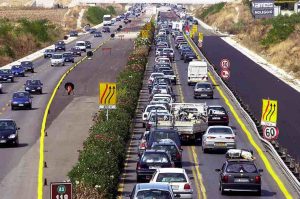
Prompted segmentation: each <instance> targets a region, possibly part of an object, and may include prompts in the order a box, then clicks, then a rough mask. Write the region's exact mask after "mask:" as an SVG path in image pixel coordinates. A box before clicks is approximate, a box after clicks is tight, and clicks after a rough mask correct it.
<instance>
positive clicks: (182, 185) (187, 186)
mask: <svg viewBox="0 0 300 199" xmlns="http://www.w3.org/2000/svg"><path fill="white" fill-rule="evenodd" d="M166 182H167V183H169V184H170V185H171V187H172V190H173V192H174V194H175V195H177V197H178V196H180V197H178V198H188V199H192V198H193V188H192V187H193V185H192V182H191V180H190V178H189V176H188V175H187V173H186V171H185V169H181V168H159V169H157V170H156V172H155V173H154V174H153V177H152V179H151V180H150V183H166Z"/></svg>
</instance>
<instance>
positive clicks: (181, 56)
mask: <svg viewBox="0 0 300 199" xmlns="http://www.w3.org/2000/svg"><path fill="white" fill-rule="evenodd" d="M190 52H193V51H192V50H191V49H190V48H183V49H182V50H181V51H180V59H181V60H183V59H184V55H185V54H186V53H190Z"/></svg>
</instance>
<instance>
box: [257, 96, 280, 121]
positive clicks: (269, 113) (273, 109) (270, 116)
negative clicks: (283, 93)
mask: <svg viewBox="0 0 300 199" xmlns="http://www.w3.org/2000/svg"><path fill="white" fill-rule="evenodd" d="M277 111H278V103H277V100H269V99H263V100H262V112H261V125H263V126H276V123H277Z"/></svg>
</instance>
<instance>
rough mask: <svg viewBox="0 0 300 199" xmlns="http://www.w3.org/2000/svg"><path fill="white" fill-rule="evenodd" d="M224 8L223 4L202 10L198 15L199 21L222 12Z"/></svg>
mask: <svg viewBox="0 0 300 199" xmlns="http://www.w3.org/2000/svg"><path fill="white" fill-rule="evenodd" d="M224 6H225V3H224V2H221V3H217V4H214V5H212V6H209V7H208V8H206V9H204V10H203V12H202V13H201V14H200V15H199V17H200V19H204V18H205V17H207V16H208V15H211V14H215V13H218V12H220V11H221V10H222V8H223V7H224Z"/></svg>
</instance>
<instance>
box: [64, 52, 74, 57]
mask: <svg viewBox="0 0 300 199" xmlns="http://www.w3.org/2000/svg"><path fill="white" fill-rule="evenodd" d="M63 56H64V57H72V56H73V54H72V53H64V54H63Z"/></svg>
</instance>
